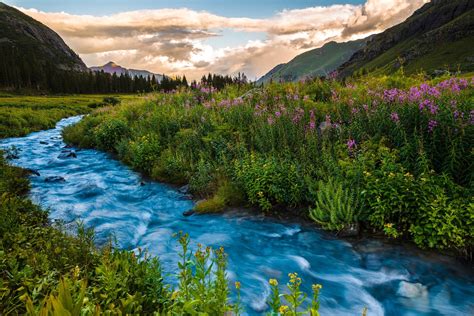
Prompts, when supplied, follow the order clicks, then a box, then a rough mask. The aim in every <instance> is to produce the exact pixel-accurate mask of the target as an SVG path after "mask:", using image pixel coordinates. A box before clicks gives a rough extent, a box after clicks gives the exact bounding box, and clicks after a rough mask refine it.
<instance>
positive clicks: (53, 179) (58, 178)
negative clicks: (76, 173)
mask: <svg viewBox="0 0 474 316" xmlns="http://www.w3.org/2000/svg"><path fill="white" fill-rule="evenodd" d="M44 182H48V183H56V182H66V179H64V178H63V177H61V176H51V177H46V178H45V179H44Z"/></svg>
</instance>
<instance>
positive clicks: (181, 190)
mask: <svg viewBox="0 0 474 316" xmlns="http://www.w3.org/2000/svg"><path fill="white" fill-rule="evenodd" d="M178 192H179V193H182V194H187V193H188V192H189V184H186V185H183V186H182V187H180V188H179V189H178Z"/></svg>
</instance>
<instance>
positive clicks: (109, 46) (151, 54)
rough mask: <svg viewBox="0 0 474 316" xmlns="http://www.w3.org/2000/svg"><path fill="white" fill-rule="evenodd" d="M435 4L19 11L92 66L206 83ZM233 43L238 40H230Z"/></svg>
mask: <svg viewBox="0 0 474 316" xmlns="http://www.w3.org/2000/svg"><path fill="white" fill-rule="evenodd" d="M426 2H428V0H367V2H366V3H365V4H363V5H349V4H347V5H332V6H326V7H311V8H305V9H297V10H284V11H281V12H278V13H276V14H275V15H274V16H272V17H269V18H265V19H254V18H246V17H241V18H229V17H224V16H219V15H215V14H212V13H210V12H206V11H194V10H190V9H185V8H183V9H159V10H140V11H129V12H121V13H117V14H113V15H109V16H92V15H73V14H69V13H65V12H42V11H39V10H36V9H25V8H19V9H20V10H21V11H23V12H24V13H26V14H28V15H30V16H32V17H33V18H35V19H37V20H39V21H41V22H42V23H44V24H46V25H48V26H49V27H51V28H52V29H53V30H55V31H56V32H58V33H59V34H60V35H61V36H62V37H63V38H64V40H65V41H66V42H67V43H68V44H69V45H70V46H71V47H72V48H73V49H74V50H75V51H76V52H77V53H79V55H80V56H81V57H82V58H83V60H84V61H85V62H86V64H88V65H89V66H92V65H101V64H104V63H106V62H108V61H110V60H112V61H115V62H117V63H118V64H120V65H123V66H125V67H129V68H143V69H147V70H150V71H154V72H157V73H167V74H170V75H173V74H186V75H187V76H188V77H190V78H199V77H200V76H201V75H202V74H205V73H207V72H216V73H225V74H235V73H237V72H245V73H246V74H247V75H248V76H249V77H250V78H252V79H253V78H256V77H258V76H261V75H262V74H264V73H265V72H267V71H268V70H269V69H271V68H272V67H273V66H275V65H276V64H279V63H282V62H287V61H288V60H289V59H291V58H293V57H294V56H296V55H297V54H299V53H302V52H304V51H306V50H309V49H313V48H317V47H320V46H322V45H323V44H324V43H326V42H328V41H333V40H334V41H346V40H352V39H358V38H363V37H366V36H368V35H371V34H374V33H378V32H381V31H383V30H385V29H387V28H389V27H391V26H393V25H395V24H398V23H400V22H402V21H403V20H405V19H406V18H407V17H408V16H410V15H411V14H412V13H413V12H414V11H415V10H416V9H418V8H419V7H421V6H422V5H423V4H424V3H426ZM224 29H228V30H232V31H234V32H242V33H244V35H245V34H249V35H250V34H252V33H257V32H258V33H264V34H265V37H264V38H262V39H261V40H255V39H250V38H251V37H250V36H249V37H248V39H245V36H243V38H244V40H243V42H242V43H240V44H237V45H236V44H235V43H234V44H233V45H229V46H227V47H214V46H212V45H211V44H209V43H206V40H208V39H211V38H215V37H223V39H224V42H225V40H226V38H225V36H231V35H224V32H223V30H224ZM229 42H231V41H229Z"/></svg>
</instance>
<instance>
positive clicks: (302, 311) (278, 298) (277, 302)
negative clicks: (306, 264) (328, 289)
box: [268, 273, 322, 316]
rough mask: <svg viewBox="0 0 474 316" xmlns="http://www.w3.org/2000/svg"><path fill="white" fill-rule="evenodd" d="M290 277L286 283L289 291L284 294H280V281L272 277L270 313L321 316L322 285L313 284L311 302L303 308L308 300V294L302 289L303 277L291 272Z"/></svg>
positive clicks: (288, 315)
mask: <svg viewBox="0 0 474 316" xmlns="http://www.w3.org/2000/svg"><path fill="white" fill-rule="evenodd" d="M288 277H289V281H288V283H287V284H286V287H287V290H288V291H287V293H283V294H280V289H279V288H278V281H277V280H276V279H270V281H269V283H270V288H271V294H270V297H269V301H268V305H269V306H270V309H271V311H270V313H268V315H272V316H273V315H287V316H299V315H310V316H319V305H320V302H319V292H320V290H321V289H322V286H321V285H320V284H313V285H312V290H313V293H312V297H311V304H310V305H309V306H308V307H307V308H303V307H302V305H303V304H304V303H305V301H306V298H307V294H306V293H304V292H302V291H301V289H300V287H301V282H302V281H301V278H300V277H298V274H297V273H289V274H288ZM284 303H286V304H287V305H285V304H284Z"/></svg>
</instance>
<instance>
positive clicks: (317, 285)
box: [312, 284, 323, 292]
mask: <svg viewBox="0 0 474 316" xmlns="http://www.w3.org/2000/svg"><path fill="white" fill-rule="evenodd" d="M312 288H313V292H319V290H321V289H322V288H323V286H322V285H321V284H313V286H312Z"/></svg>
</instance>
